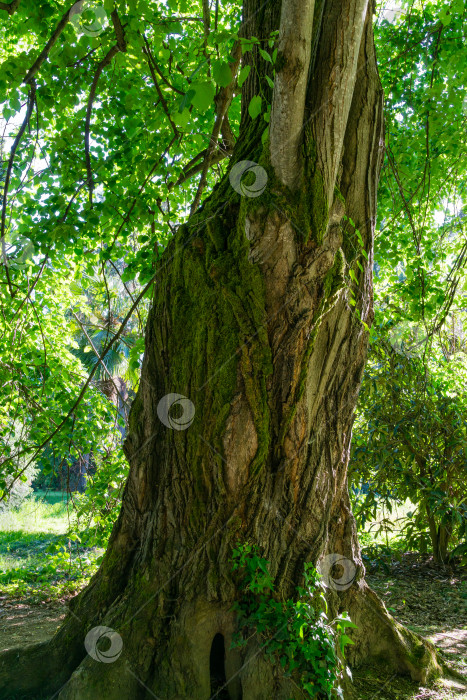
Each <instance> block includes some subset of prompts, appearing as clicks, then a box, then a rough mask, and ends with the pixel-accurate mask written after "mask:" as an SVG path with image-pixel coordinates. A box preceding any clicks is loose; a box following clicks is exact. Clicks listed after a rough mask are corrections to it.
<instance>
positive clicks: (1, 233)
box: [0, 81, 36, 296]
mask: <svg viewBox="0 0 467 700" xmlns="http://www.w3.org/2000/svg"><path fill="white" fill-rule="evenodd" d="M35 102H36V83H35V81H32V84H31V90H30V91H29V95H28V108H27V110H26V115H25V117H24V119H23V123H22V124H21V127H20V129H19V131H18V133H17V134H16V138H15V140H14V142H13V146H12V147H11V151H10V157H9V159H8V166H7V171H6V176H5V184H4V186H3V201H2V219H1V224H0V239H1V241H2V256H3V262H4V264H5V270H6V277H7V281H8V288H9V290H10V295H11V296H14V294H13V289H12V287H11V281H10V273H9V271H8V264H7V259H6V249H5V226H6V207H7V200H8V188H9V186H10V178H11V171H12V170H13V162H14V160H15V154H16V150H17V148H18V146H19V144H20V141H21V139H22V137H23V134H24V131H25V129H26V126H27V124H28V123H29V120H30V118H31V114H32V110H33V109H34V104H35Z"/></svg>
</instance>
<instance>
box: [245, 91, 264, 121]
mask: <svg viewBox="0 0 467 700" xmlns="http://www.w3.org/2000/svg"><path fill="white" fill-rule="evenodd" d="M261 105H262V99H261V96H260V95H255V96H254V97H252V98H251V100H250V104H249V105H248V114H249V115H250V117H251V118H252V119H256V118H257V117H259V115H260V114H261Z"/></svg>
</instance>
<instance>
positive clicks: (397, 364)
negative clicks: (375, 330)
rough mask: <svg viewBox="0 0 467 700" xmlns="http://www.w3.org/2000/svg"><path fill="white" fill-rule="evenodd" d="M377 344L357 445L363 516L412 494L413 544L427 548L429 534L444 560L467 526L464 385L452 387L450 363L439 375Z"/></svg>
mask: <svg viewBox="0 0 467 700" xmlns="http://www.w3.org/2000/svg"><path fill="white" fill-rule="evenodd" d="M418 342H420V340H419V341H418ZM416 343H417V340H416V339H415V338H414V344H416ZM372 349H373V351H372V353H371V355H370V362H369V364H368V365H367V369H366V374H365V379H364V382H363V385H362V390H361V392H360V404H359V406H360V409H359V415H358V419H357V423H356V427H355V429H354V438H353V444H352V459H351V478H352V481H353V483H354V485H355V486H359V485H363V486H364V489H365V492H366V494H365V497H364V498H362V502H361V503H359V506H358V508H357V513H356V514H357V520H358V521H363V522H365V521H368V520H370V519H371V518H374V517H375V516H376V510H377V509H378V508H380V507H381V506H382V505H386V507H387V508H388V510H389V512H391V510H392V506H393V504H394V502H395V501H396V500H398V501H402V502H404V501H405V500H406V499H410V501H411V502H412V503H413V504H415V509H414V510H413V512H412V513H411V516H410V522H409V523H407V525H406V535H407V540H408V542H409V544H411V545H412V546H413V545H414V544H416V548H417V549H418V550H420V551H424V550H425V551H426V543H427V540H428V541H429V542H430V543H431V550H432V552H433V555H434V558H435V560H436V561H437V562H440V563H444V562H446V561H447V559H448V549H449V547H451V548H454V547H455V546H456V545H457V544H458V543H459V539H460V538H462V537H463V536H465V532H466V526H467V509H466V505H465V503H466V497H467V483H466V479H465V474H466V448H467V443H466V427H467V423H466V418H467V412H466V410H467V406H466V405H465V398H464V391H463V388H462V389H461V387H456V386H455V385H454V382H453V381H452V366H451V367H438V376H433V374H432V373H431V372H430V370H429V369H428V368H427V367H426V365H425V364H424V363H423V361H422V360H421V359H420V357H418V356H413V357H407V356H406V355H404V354H403V352H401V348H400V347H399V348H398V351H395V350H394V349H393V347H392V346H391V345H390V344H389V343H388V342H387V341H386V343H381V342H380V343H379V344H377V343H376V342H375V343H374V344H373V346H372ZM407 350H408V348H407ZM443 370H444V371H443ZM440 375H441V376H440ZM457 376H458V375H457Z"/></svg>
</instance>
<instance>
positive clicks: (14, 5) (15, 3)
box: [0, 0, 21, 17]
mask: <svg viewBox="0 0 467 700" xmlns="http://www.w3.org/2000/svg"><path fill="white" fill-rule="evenodd" d="M20 2H21V0H12V2H9V3H7V2H0V10H5V12H8V14H9V15H10V17H11V16H12V15H13V14H14V13H15V12H16V10H17V9H18V7H19V4H20Z"/></svg>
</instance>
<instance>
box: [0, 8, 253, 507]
mask: <svg viewBox="0 0 467 700" xmlns="http://www.w3.org/2000/svg"><path fill="white" fill-rule="evenodd" d="M81 6H82V7H81ZM70 8H71V5H70V7H67V8H64V7H63V6H62V5H61V4H60V3H57V2H39V3H37V2H32V1H28V0H24V1H23V2H21V3H18V2H14V3H12V4H10V5H7V4H5V3H2V4H1V6H0V20H1V21H0V34H1V46H2V48H1V50H0V51H1V53H0V61H1V70H0V90H1V94H2V123H1V126H2V134H3V139H2V146H1V155H2V162H1V172H2V188H3V198H2V203H1V207H2V209H1V232H0V238H1V265H0V267H1V269H0V295H1V299H0V302H1V305H2V314H1V317H0V333H1V336H2V353H1V359H0V385H1V387H2V388H1V390H0V440H1V450H0V453H1V457H0V461H1V463H2V467H1V473H0V488H2V491H3V497H4V498H7V497H8V491H9V488H10V487H11V484H12V483H14V482H15V481H17V480H20V479H21V478H22V475H23V474H24V470H25V469H26V466H25V464H27V463H28V462H31V464H32V463H33V461H34V460H37V459H41V460H42V461H41V464H43V465H44V466H43V472H44V473H45V474H44V475H45V476H47V472H48V471H57V470H58V471H59V470H60V469H61V468H63V466H64V465H65V467H67V466H69V464H70V463H76V462H77V461H79V460H81V459H83V456H85V455H88V454H90V453H92V455H93V460H94V462H95V464H97V465H100V466H101V467H103V465H105V464H109V462H110V463H112V464H114V467H115V468H114V469H113V471H112V473H109V471H108V470H107V471H105V472H102V473H101V478H98V477H96V483H99V488H100V487H101V486H102V485H103V484H107V485H110V489H113V492H115V488H116V485H117V484H118V486H120V485H121V483H122V481H123V477H124V467H123V455H122V453H121V447H120V444H118V450H119V455H118V456H115V455H113V456H112V457H110V456H109V455H110V452H112V450H113V448H115V444H114V442H115V441H113V439H112V432H115V430H113V428H114V427H115V411H114V410H113V407H112V406H111V405H109V401H108V400H107V399H106V396H105V393H106V392H104V394H103V392H102V389H103V385H104V384H105V382H107V383H109V382H110V384H112V380H111V378H112V377H113V376H121V377H122V378H123V379H124V380H125V382H126V383H127V387H128V389H130V390H132V389H135V388H136V385H137V381H138V374H139V366H140V359H141V355H142V351H143V344H142V340H141V336H142V333H143V328H144V325H145V322H146V316H147V308H148V303H149V302H148V300H149V298H150V296H151V294H152V278H153V277H154V275H155V273H156V270H157V264H158V260H159V258H160V256H161V253H162V251H163V249H164V247H165V245H166V243H167V241H168V240H169V239H170V237H171V236H172V234H173V232H174V230H175V228H176V226H178V224H179V223H180V222H181V221H183V220H184V218H186V216H187V215H188V209H187V202H191V201H193V199H194V196H195V193H196V190H197V188H198V185H199V179H200V174H201V177H202V180H203V183H202V185H200V187H199V195H201V190H202V189H203V187H204V186H206V184H209V182H210V178H211V174H210V169H215V170H217V169H218V168H219V167H220V165H219V163H220V161H221V160H223V159H224V158H225V157H226V156H228V155H229V154H230V153H231V151H232V147H233V142H234V130H235V129H236V128H237V126H238V121H239V98H234V100H233V104H232V106H231V112H230V118H231V120H232V124H233V129H230V128H228V121H227V120H224V127H223V133H222V134H218V135H217V136H215V137H214V136H213V137H211V132H212V131H213V129H214V128H215V122H216V110H217V107H216V99H217V96H218V95H219V94H220V92H221V91H222V90H223V89H224V88H225V85H226V83H230V82H231V71H230V67H229V63H228V61H227V60H226V59H221V58H220V56H221V55H226V56H228V55H229V51H230V48H231V47H232V44H233V41H234V33H235V32H234V29H233V27H234V26H235V27H236V25H237V20H238V17H239V7H237V6H235V5H232V6H229V7H227V8H225V9H223V12H222V18H221V17H220V16H219V17H218V15H217V14H216V17H215V21H213V24H212V26H209V27H208V26H207V25H206V23H205V22H203V13H202V6H201V4H199V7H198V4H196V5H195V6H193V4H192V3H190V4H188V3H186V2H185V3H183V2H182V3H181V4H180V3H168V4H167V5H166V6H163V5H161V6H160V7H154V3H146V2H130V3H113V2H107V0H106V2H105V7H104V8H103V7H101V6H99V7H93V4H92V3H87V4H86V3H84V5H83V3H81V4H80V6H79V7H75V6H73V9H72V10H71V9H70ZM78 10H82V12H81V13H80V12H79V11H78ZM227 74H228V80H227ZM242 77H243V79H244V78H245V77H246V74H244V75H243V76H242ZM208 150H209V156H210V157H209V168H206V167H205V164H207V162H208V161H207V158H206V156H207V151H208ZM196 175H197V176H198V181H196V179H194V177H195V176H196ZM198 200H199V197H198ZM108 393H109V392H107V394H108ZM110 403H111V402H110ZM14 424H20V425H22V426H24V429H25V430H26V431H27V434H28V440H27V442H26V441H24V440H14V439H13V440H12V439H11V434H12V426H13V425H14ZM119 442H121V441H119ZM20 457H21V459H23V457H27V458H28V459H26V462H24V460H23V461H22V462H21V465H23V466H21V468H19V467H18V459H19V458H20ZM117 465H118V466H117ZM91 491H92V485H90V492H91ZM95 505H96V508H97V512H101V511H102V510H103V509H105V510H106V511H108V499H107V498H106V492H102V493H99V492H98V491H96V492H95ZM114 515H115V513H114Z"/></svg>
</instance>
